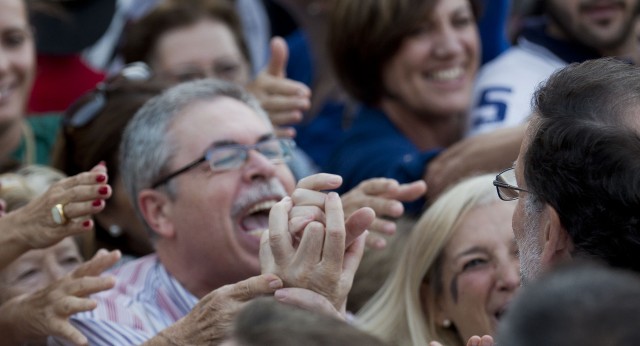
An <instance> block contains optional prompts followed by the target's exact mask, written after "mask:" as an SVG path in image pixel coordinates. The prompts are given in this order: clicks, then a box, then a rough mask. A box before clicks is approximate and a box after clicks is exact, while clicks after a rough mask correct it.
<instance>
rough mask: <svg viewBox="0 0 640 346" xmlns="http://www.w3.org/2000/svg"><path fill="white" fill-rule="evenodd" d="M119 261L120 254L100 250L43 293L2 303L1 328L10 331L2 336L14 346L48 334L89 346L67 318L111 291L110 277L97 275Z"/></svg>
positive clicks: (111, 279) (27, 295) (111, 280)
mask: <svg viewBox="0 0 640 346" xmlns="http://www.w3.org/2000/svg"><path fill="white" fill-rule="evenodd" d="M119 259H120V252H119V251H112V252H107V251H106V250H100V251H98V253H96V255H95V256H94V257H93V258H92V259H91V260H89V261H87V262H85V263H83V264H81V265H80V266H79V267H78V268H76V269H75V270H73V271H72V272H71V273H69V274H67V275H66V276H64V277H63V278H61V279H60V280H58V281H56V282H54V283H52V284H51V285H49V286H47V287H45V288H43V289H42V290H40V291H37V292H35V293H32V294H23V295H21V296H18V297H15V298H13V299H11V300H9V301H7V302H5V303H4V304H3V305H2V306H1V307H0V325H2V326H10V329H8V330H7V332H3V334H5V337H8V338H9V340H14V341H15V342H16V343H22V342H26V341H29V340H37V339H41V338H45V337H47V336H50V335H51V336H58V337H61V338H65V339H67V340H69V341H71V342H72V343H74V344H76V345H88V340H87V338H86V337H85V336H84V335H82V333H80V332H79V331H78V330H77V329H76V328H74V327H73V326H72V325H71V323H69V316H71V315H73V314H75V313H78V312H82V311H88V310H93V309H95V308H96V302H95V301H94V300H92V299H90V298H87V297H88V296H89V295H91V294H93V293H97V292H100V291H105V290H108V289H111V288H113V286H114V285H115V279H114V278H113V277H108V276H105V277H99V275H100V274H101V273H102V272H104V271H105V270H107V269H109V268H110V267H111V266H113V265H114V264H115V263H116V262H117V261H118V260H119ZM3 330H4V328H3ZM7 333H9V334H11V335H7ZM5 341H6V340H5Z"/></svg>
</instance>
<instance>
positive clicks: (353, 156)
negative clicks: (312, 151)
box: [325, 106, 442, 213]
mask: <svg viewBox="0 0 640 346" xmlns="http://www.w3.org/2000/svg"><path fill="white" fill-rule="evenodd" d="M441 151H442V149H441V148H434V149H432V150H428V151H425V152H423V151H420V150H419V149H418V148H417V147H416V146H415V145H414V144H413V143H411V141H409V139H408V138H407V137H405V136H404V135H403V134H402V133H401V132H400V131H399V130H398V128H396V126H395V125H393V123H392V122H391V121H390V120H389V118H387V116H386V115H385V114H384V113H383V112H382V111H381V110H379V109H375V108H370V107H366V106H362V107H361V108H360V109H359V110H358V113H357V117H356V120H355V121H354V123H353V127H351V129H350V130H349V131H347V133H346V134H345V136H344V138H343V140H342V141H341V142H340V143H339V144H338V145H337V147H336V150H335V151H334V152H333V155H332V156H331V158H330V159H329V163H328V164H327V166H326V167H325V171H326V172H329V173H334V174H339V175H341V176H342V178H343V180H344V181H343V184H342V186H341V187H340V189H339V191H338V192H346V191H348V190H350V189H351V188H353V187H355V186H356V185H358V184H359V183H360V182H361V181H363V180H366V179H369V178H375V177H385V178H393V179H396V180H397V181H398V182H400V183H409V182H412V181H415V180H419V179H422V178H423V176H424V172H425V169H426V167H427V165H428V164H429V162H430V161H431V159H433V158H434V157H435V156H436V155H438V154H439V153H440V152H441ZM423 205H424V199H421V200H419V201H417V202H414V203H408V204H405V208H406V210H407V211H408V212H410V213H415V212H420V211H421V209H422V206H423Z"/></svg>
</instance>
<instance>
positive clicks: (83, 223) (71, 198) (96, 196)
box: [0, 165, 112, 268]
mask: <svg viewBox="0 0 640 346" xmlns="http://www.w3.org/2000/svg"><path fill="white" fill-rule="evenodd" d="M108 180H109V177H108V175H107V169H106V167H105V166H104V165H97V166H95V167H94V168H93V169H91V171H89V172H84V173H80V174H78V175H75V176H72V177H69V178H65V179H62V180H60V181H58V182H56V183H54V184H53V185H51V187H49V189H48V190H47V191H46V192H45V193H44V194H42V195H41V196H38V197H36V198H35V199H33V200H32V201H31V202H29V203H28V204H27V205H25V206H24V207H22V208H20V209H18V210H16V211H14V212H12V213H8V214H6V215H5V216H3V217H2V218H0V224H1V229H2V231H3V232H4V231H5V230H7V232H9V231H10V232H14V233H15V236H14V237H13V239H15V244H12V246H11V247H8V246H7V248H6V249H5V250H6V251H5V250H3V251H1V252H0V268H3V267H4V266H6V265H7V264H9V263H11V261H13V260H14V259H16V258H18V257H19V256H20V255H22V254H23V253H24V252H26V251H29V250H31V249H41V248H46V247H49V246H51V245H53V244H55V243H57V242H59V241H60V240H62V239H64V238H66V237H68V236H71V235H76V234H81V233H85V232H88V231H90V230H91V229H92V228H93V220H91V219H90V216H91V215H93V214H96V213H98V212H100V211H102V210H103V209H104V207H105V201H104V200H105V199H107V198H109V197H110V196H111V193H112V190H111V187H110V186H109V185H108ZM57 204H60V205H61V208H62V211H63V213H64V217H65V219H66V221H67V222H65V223H62V224H59V223H57V222H56V220H55V219H54V217H53V215H52V208H54V207H55V206H56V205H57Z"/></svg>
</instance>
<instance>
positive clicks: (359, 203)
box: [341, 178, 427, 249]
mask: <svg viewBox="0 0 640 346" xmlns="http://www.w3.org/2000/svg"><path fill="white" fill-rule="evenodd" d="M426 191H427V185H426V184H425V182H424V181H422V180H418V181H414V182H412V183H407V184H399V183H398V182H397V181H396V180H395V179H388V178H372V179H367V180H365V181H363V182H361V183H360V184H358V186H356V187H354V188H353V189H351V190H349V191H348V192H346V193H345V194H343V195H342V196H341V198H342V205H343V207H344V213H345V215H347V216H349V215H352V214H353V213H355V212H356V211H358V210H360V209H361V208H362V207H369V208H371V209H373V210H374V211H375V213H376V219H375V220H374V221H373V223H372V224H371V226H370V227H369V231H370V232H371V233H369V236H368V237H367V247H369V248H373V249H382V248H384V247H385V246H386V244H387V243H386V240H385V238H384V237H383V235H387V236H389V235H393V234H395V232H396V223H395V222H394V221H392V220H389V219H388V218H393V219H396V218H399V217H400V216H402V214H403V213H404V207H403V205H402V202H411V201H414V200H416V199H418V198H419V197H421V196H423V195H424V194H425V192H426Z"/></svg>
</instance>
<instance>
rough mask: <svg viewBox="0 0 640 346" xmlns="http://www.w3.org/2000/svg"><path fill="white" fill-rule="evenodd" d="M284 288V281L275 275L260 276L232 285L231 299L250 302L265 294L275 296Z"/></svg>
mask: <svg viewBox="0 0 640 346" xmlns="http://www.w3.org/2000/svg"><path fill="white" fill-rule="evenodd" d="M282 286H283V283H282V280H281V279H280V278H279V277H277V276H275V275H273V274H263V275H258V276H254V277H251V278H249V279H247V280H244V281H240V282H238V283H235V284H233V285H231V287H230V288H231V297H232V298H234V299H236V300H239V301H248V300H251V299H253V298H255V297H258V296H261V295H264V294H273V293H274V292H275V291H276V290H278V289H280V288H282Z"/></svg>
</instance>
